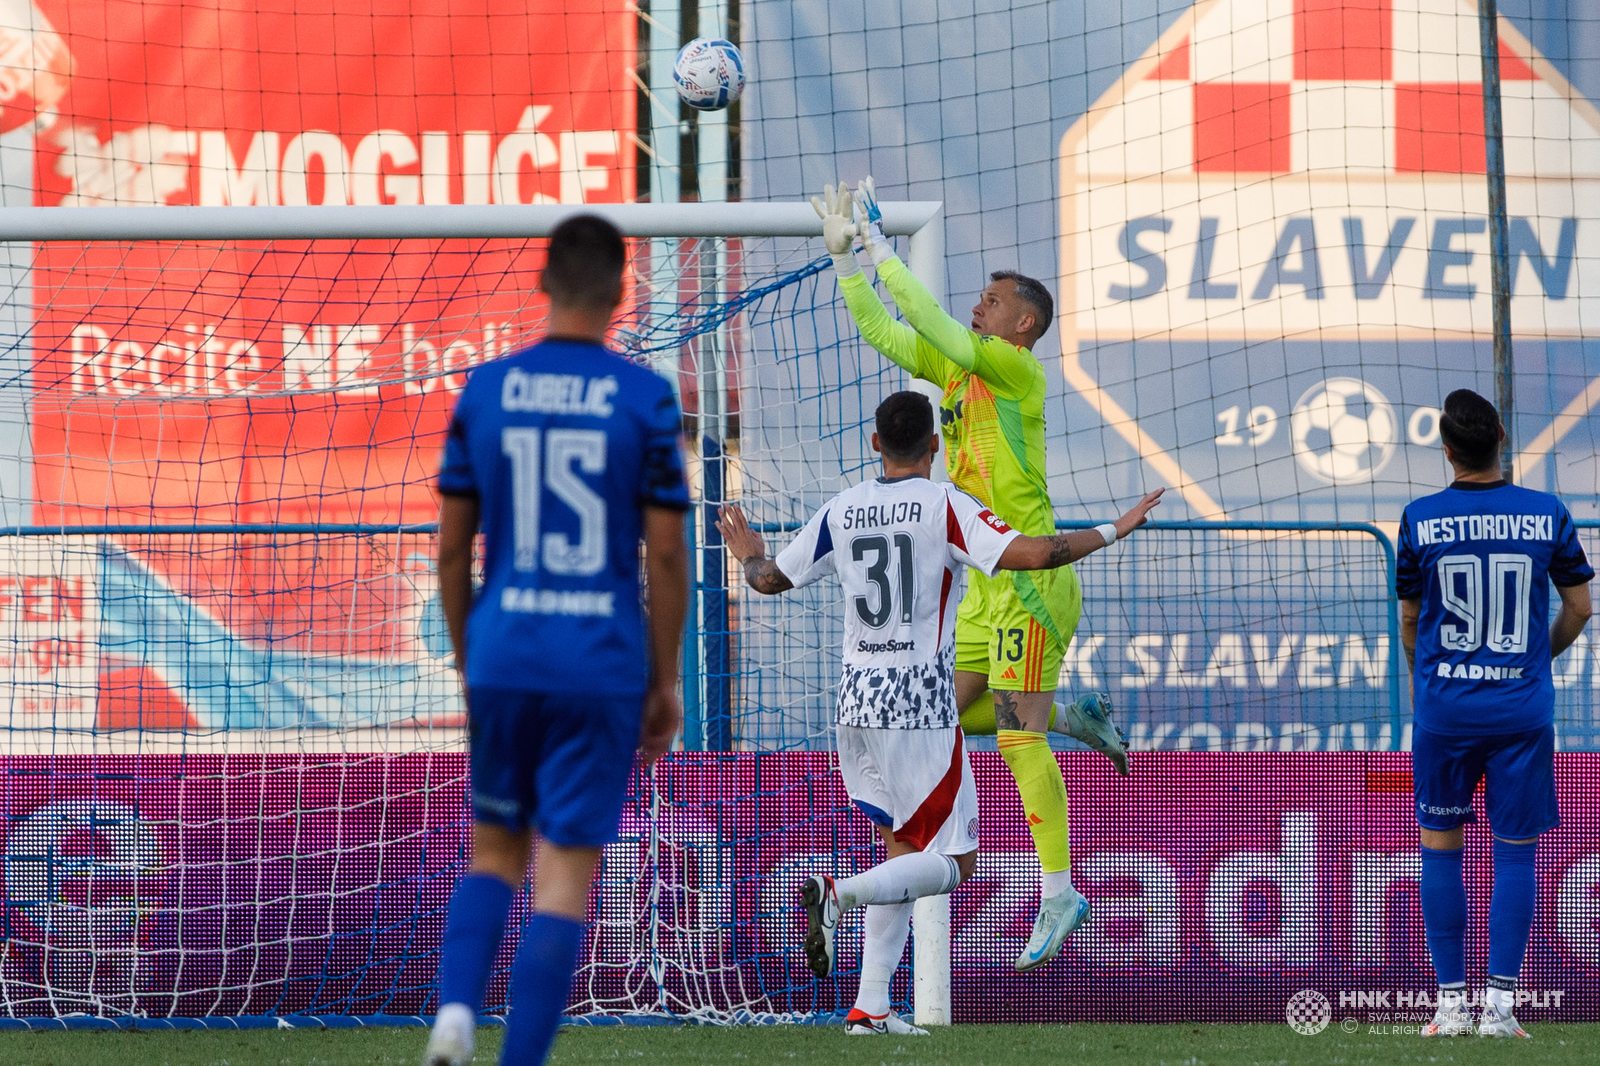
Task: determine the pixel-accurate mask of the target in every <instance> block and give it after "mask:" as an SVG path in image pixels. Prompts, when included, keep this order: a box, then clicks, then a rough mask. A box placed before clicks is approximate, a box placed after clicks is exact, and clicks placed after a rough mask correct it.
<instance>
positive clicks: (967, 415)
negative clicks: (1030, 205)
mask: <svg viewBox="0 0 1600 1066" xmlns="http://www.w3.org/2000/svg"><path fill="white" fill-rule="evenodd" d="M811 202H812V205H813V206H814V207H815V208H816V210H817V214H818V215H820V216H821V217H822V228H823V239H824V241H825V243H826V244H827V247H828V252H829V254H831V255H832V256H833V264H834V271H835V273H836V274H837V276H838V280H839V290H840V292H841V293H842V294H843V296H844V300H845V304H846V305H847V306H848V307H849V308H850V314H851V317H853V318H854V319H855V322H856V326H857V328H859V329H860V330H861V336H862V337H863V338H864V339H865V340H866V341H867V343H868V344H870V345H872V346H873V347H874V348H876V349H877V350H878V351H880V352H882V353H883V354H884V355H886V356H888V357H889V358H890V359H891V360H893V361H894V362H895V363H896V364H898V365H899V366H901V367H903V368H904V369H905V370H907V371H908V372H910V373H911V374H912V375H913V376H915V377H918V378H921V379H922V380H924V381H930V382H932V383H934V384H935V385H938V386H939V387H940V388H941V389H942V390H943V391H944V397H943V400H942V401H941V403H940V422H941V426H942V429H943V433H944V438H945V456H946V459H945V462H946V466H947V468H948V470H949V474H950V480H951V481H952V482H954V483H955V484H956V485H957V486H958V487H960V488H962V489H964V490H965V491H967V492H968V493H970V494H972V495H973V496H976V497H977V498H978V499H979V500H981V501H982V502H983V503H985V504H986V505H988V507H989V508H990V510H992V511H993V512H994V513H995V514H996V515H997V516H998V517H999V518H1000V519H1001V520H1003V521H1004V522H1006V524H1008V525H1009V526H1011V528H1013V529H1016V530H1020V531H1021V532H1022V533H1023V534H1025V535H1029V536H1049V535H1051V534H1053V533H1054V532H1055V514H1054V511H1053V509H1052V508H1051V505H1050V494H1049V491H1048V490H1047V488H1046V485H1045V445H1044V398H1045V375H1044V368H1043V367H1042V366H1040V365H1039V361H1038V360H1037V359H1035V358H1034V356H1033V352H1032V350H1031V349H1032V346H1033V345H1034V344H1036V343H1037V342H1038V340H1039V338H1040V337H1042V336H1043V335H1044V333H1045V331H1046V330H1047V329H1049V327H1050V318H1051V315H1052V313H1053V302H1052V301H1051V299H1050V294H1049V293H1048V292H1047V291H1046V290H1045V288H1044V286H1042V285H1040V284H1039V283H1038V282H1037V281H1035V280H1033V279H1032V278H1028V277H1025V276H1023V275H1020V274H1017V273H1014V272H1011V271H1001V272H997V273H995V274H992V275H991V276H990V279H991V280H990V283H989V285H988V287H987V288H985V289H984V290H983V294H982V296H981V297H980V298H979V300H978V305H977V306H976V307H974V308H973V309H972V325H971V328H970V329H969V328H968V327H966V326H963V325H961V323H959V322H957V321H956V320H955V319H953V318H951V317H950V316H949V315H948V314H946V313H945V311H944V309H943V308H941V307H940V306H939V305H938V303H937V302H936V301H935V300H934V299H933V297H932V295H931V294H929V292H928V290H927V289H925V288H924V287H923V286H922V284H921V283H920V282H919V281H918V280H917V279H916V277H915V276H913V275H912V273H911V271H910V270H909V269H907V267H906V266H905V264H904V263H902V262H901V261H900V259H899V257H898V256H896V255H895V254H894V250H893V249H892V248H891V247H890V245H889V243H888V241H887V240H885V239H884V236H883V233H882V230H881V228H880V227H879V225H878V219H879V217H880V216H879V212H878V206H877V202H876V200H875V199H874V196H873V188H872V179H871V178H867V179H865V180H864V181H862V182H861V184H860V185H858V186H857V188H856V192H855V194H854V197H853V198H852V194H851V193H850V191H849V189H848V188H846V186H845V185H844V183H843V182H842V181H841V182H840V183H839V185H838V186H831V185H830V186H828V187H827V188H826V191H825V195H824V197H822V198H817V197H813V198H812V201H811ZM858 211H859V214H860V216H861V217H860V219H859V221H858V220H857V219H856V217H855V216H856V214H857V212H858ZM857 236H859V237H860V238H861V240H862V242H863V244H864V246H865V249H866V251H867V254H868V255H869V256H870V257H871V259H872V262H873V263H874V264H875V266H876V268H877V271H878V277H879V278H880V279H881V280H882V281H883V284H884V287H885V288H887V289H888V290H889V295H890V296H892V297H893V298H894V301H895V304H896V305H897V306H898V307H899V308H900V313H901V314H902V315H903V316H905V322H906V324H902V323H899V322H896V321H895V320H894V319H893V318H891V317H890V315H889V312H888V311H887V310H886V309H885V308H884V306H883V304H882V303H881V302H880V301H879V299H878V296H877V294H876V293H875V292H874V291H873V289H872V286H871V284H870V283H868V281H867V279H866V278H865V277H864V276H863V275H862V273H861V266H860V264H859V263H858V262H857V261H856V257H855V253H854V252H853V251H852V247H853V244H854V240H855V238H856V237H857ZM1107 528H1109V529H1110V532H1109V533H1106V532H1105V530H1106V529H1107ZM1101 532H1102V535H1103V536H1105V537H1106V542H1107V543H1108V544H1109V543H1110V542H1111V541H1113V540H1115V539H1116V531H1115V527H1112V526H1109V524H1108V525H1107V526H1106V527H1101ZM967 580H968V585H967V594H966V596H965V598H964V599H962V601H961V607H960V610H959V611H958V613H957V615H956V676H955V691H956V703H957V706H958V707H960V708H961V710H962V714H961V722H962V726H963V728H964V729H965V730H966V731H967V732H969V733H988V732H994V733H995V734H996V737H997V740H998V743H999V748H1000V754H1001V757H1002V758H1004V759H1005V761H1006V765H1007V766H1008V767H1010V769H1011V774H1012V777H1013V778H1015V780H1016V783H1017V792H1018V793H1019V794H1020V796H1021V797H1022V806H1023V810H1024V811H1025V812H1026V814H1027V818H1028V828H1029V829H1030V830H1031V831H1032V833H1033V841H1034V848H1035V850H1036V851H1037V852H1038V855H1039V866H1040V870H1041V883H1040V897H1041V899H1040V904H1039V915H1038V917H1037V919H1035V921H1034V926H1033V934H1032V936H1031V937H1030V938H1029V940H1028V944H1027V946H1026V947H1025V948H1024V949H1023V952H1022V954H1021V955H1020V956H1018V958H1017V961H1016V967H1017V969H1019V970H1028V969H1032V968H1033V967H1035V966H1038V965H1040V964H1042V963H1045V962H1048V961H1049V960H1050V959H1052V958H1054V957H1055V956H1056V955H1057V954H1058V953H1059V952H1060V950H1061V945H1062V943H1063V941H1065V940H1066V938H1067V935H1068V934H1070V933H1071V932H1072V931H1073V930H1074V929H1076V928H1078V927H1079V926H1080V925H1082V924H1083V922H1084V921H1085V920H1087V918H1088V916H1089V903H1088V901H1087V900H1085V899H1084V898H1083V896H1082V895H1081V894H1080V893H1079V892H1078V891H1077V889H1076V888H1074V887H1073V885H1072V875H1071V869H1070V867H1071V862H1070V847H1069V839H1068V826H1067V794H1066V785H1065V783H1064V782H1063V781H1062V778H1061V770H1060V767H1059V765H1058V764H1057V763H1056V760H1055V756H1054V755H1053V754H1052V753H1051V751H1050V744H1049V741H1048V739H1047V738H1046V736H1045V733H1046V731H1047V730H1048V729H1051V728H1054V729H1055V730H1057V731H1059V732H1062V733H1067V734H1068V735H1070V736H1073V737H1076V738H1078V739H1079V740H1082V741H1084V742H1085V743H1087V744H1088V745H1089V746H1091V747H1093V748H1095V749H1096V750H1099V751H1101V752H1102V753H1104V754H1105V755H1106V756H1107V757H1108V758H1110V759H1111V761H1112V763H1113V764H1114V765H1115V766H1116V768H1117V771H1118V772H1119V773H1123V774H1126V773H1127V765H1128V763H1127V750H1126V747H1125V741H1124V739H1123V737H1122V735H1121V732H1120V731H1119V730H1118V729H1117V728H1116V727H1115V726H1114V725H1113V724H1112V723H1111V720H1110V705H1109V700H1108V699H1107V698H1106V697H1105V696H1104V695H1103V694H1100V693H1095V694H1092V695H1090V696H1087V697H1084V698H1083V699H1081V700H1078V701H1077V702H1076V703H1073V704H1071V705H1069V706H1067V707H1065V708H1057V707H1055V705H1054V696H1055V691H1056V684H1057V682H1058V680H1059V675H1060V670H1061V661H1062V659H1063V657H1064V655H1065V653H1066V649H1067V645H1068V644H1069V643H1070V642H1071V640H1072V634H1073V631H1074V629H1076V628H1077V624H1078V614H1079V611H1080V609H1081V608H1082V604H1083V596H1082V592H1081V591H1080V589H1079V586H1078V577H1077V574H1076V573H1075V572H1074V571H1073V569H1072V567H1070V566H1065V567H1062V568H1060V569H1058V570H1051V571H1039V572H1027V573H1023V572H1020V571H1019V572H1016V573H1011V572H1005V573H1002V574H1000V575H998V576H996V577H993V578H986V577H984V576H983V575H981V574H971V575H969V576H968V579H967ZM988 692H992V693H993V697H992V700H989V699H984V698H983V697H984V696H985V694H986V693H988ZM991 707H992V717H991Z"/></svg>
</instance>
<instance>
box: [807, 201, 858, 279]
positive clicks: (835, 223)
mask: <svg viewBox="0 0 1600 1066" xmlns="http://www.w3.org/2000/svg"><path fill="white" fill-rule="evenodd" d="M811 206H812V207H813V208H815V209H816V212H817V216H818V217H819V218H821V219H822V243H823V244H826V245H827V246H828V254H829V255H831V256H833V270H834V273H836V274H838V275H839V277H840V278H841V279H843V278H848V277H850V276H851V275H852V274H859V273H861V264H860V263H858V262H856V256H855V253H854V252H852V251H851V250H850V246H851V245H852V244H853V243H855V239H856V233H857V232H858V231H859V227H858V226H857V225H856V223H855V221H854V220H853V219H852V218H851V214H852V212H851V208H852V203H851V198H850V186H848V185H846V184H845V183H844V181H843V179H841V180H840V182H839V184H838V185H824V186H823V187H822V195H821V196H813V197H812V198H811Z"/></svg>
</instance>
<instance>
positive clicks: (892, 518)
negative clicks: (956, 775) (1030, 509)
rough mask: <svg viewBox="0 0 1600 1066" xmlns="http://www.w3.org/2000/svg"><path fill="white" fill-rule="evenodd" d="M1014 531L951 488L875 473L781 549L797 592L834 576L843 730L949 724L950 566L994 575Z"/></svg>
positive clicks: (952, 712) (952, 717)
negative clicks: (838, 592) (839, 595)
mask: <svg viewBox="0 0 1600 1066" xmlns="http://www.w3.org/2000/svg"><path fill="white" fill-rule="evenodd" d="M1019 536H1021V534H1020V533H1018V532H1017V531H1015V530H1013V529H1011V528H1010V527H1009V526H1007V525H1006V524H1005V523H1004V522H1002V521H1000V519H998V518H996V517H995V516H994V514H993V512H991V511H990V510H989V509H988V508H987V507H985V506H984V505H983V504H981V503H979V502H978V501H977V500H975V499H973V498H972V497H971V496H968V495H967V494H966V493H965V492H962V491H961V490H960V489H958V488H956V487H955V486H953V485H948V484H942V483H936V482H933V481H930V480H928V479H927V478H924V477H902V478H878V479H876V480H873V481H864V482H862V483H861V484H859V485H856V486H855V487H854V488H850V489H846V490H845V491H844V492H841V493H839V495H837V496H835V497H834V498H833V499H831V500H829V501H828V503H827V504H826V505H825V506H824V507H823V508H822V510H820V511H818V512H817V513H816V515H814V516H813V517H812V519H811V521H809V522H807V523H806V526H805V528H804V529H803V530H801V531H800V535H799V536H797V537H796V538H795V539H794V541H793V543H791V544H790V545H789V546H788V547H787V548H785V549H784V550H783V551H782V552H780V553H779V554H778V557H777V559H776V560H775V562H776V563H777V566H778V569H779V570H781V571H783V574H784V576H785V577H787V578H788V579H789V580H790V582H792V583H793V584H794V586H795V587H796V588H799V587H801V586H803V585H809V584H811V582H813V581H816V580H817V579H818V578H821V577H823V576H825V575H827V574H838V576H839V585H840V586H841V588H842V590H843V592H844V615H845V618H844V673H843V675H842V676H841V677H840V678H839V701H838V705H837V707H836V710H835V712H834V721H835V723H836V724H838V725H848V726H864V727H868V728H877V729H949V728H952V727H954V726H955V725H956V724H957V720H958V719H957V712H956V698H955V620H956V602H955V598H954V597H953V596H952V586H953V585H954V584H955V580H956V571H957V570H958V569H960V568H961V567H962V566H971V567H974V568H976V569H978V570H981V571H982V572H983V573H984V574H987V575H989V576H991V577H992V576H994V574H995V573H996V572H997V571H998V570H999V569H1000V556H1001V555H1002V554H1003V553H1004V552H1005V549H1006V545H1008V544H1010V543H1011V542H1012V540H1014V539H1015V538H1017V537H1019Z"/></svg>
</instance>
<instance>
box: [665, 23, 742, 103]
mask: <svg viewBox="0 0 1600 1066" xmlns="http://www.w3.org/2000/svg"><path fill="white" fill-rule="evenodd" d="M672 80H673V81H674V82H676V83H677V86H678V96H679V98H680V99H682V100H683V102H684V103H686V104H688V105H689V106H690V107H692V108H695V109H696V110H699V111H720V110H722V109H723V108H725V107H727V106H728V105H729V104H731V103H733V102H734V101H735V100H737V99H739V94H740V93H742V92H744V56H743V55H742V54H741V53H740V51H739V49H738V48H736V47H734V45H733V44H732V43H731V42H729V41H724V40H722V39H721V38H720V37H696V38H695V39H694V40H692V41H690V42H689V43H688V44H686V45H684V46H683V51H681V52H679V53H678V61H677V62H676V63H674V64H673V65H672Z"/></svg>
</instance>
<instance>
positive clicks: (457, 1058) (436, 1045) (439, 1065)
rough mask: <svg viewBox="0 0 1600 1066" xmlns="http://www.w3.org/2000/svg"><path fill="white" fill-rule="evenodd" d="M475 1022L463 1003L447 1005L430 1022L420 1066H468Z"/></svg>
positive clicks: (470, 1059)
mask: <svg viewBox="0 0 1600 1066" xmlns="http://www.w3.org/2000/svg"><path fill="white" fill-rule="evenodd" d="M477 1025H478V1019H477V1018H476V1017H475V1016H474V1015H473V1013H472V1008H471V1007H468V1006H467V1005H466V1004H465V1003H446V1004H445V1005H444V1006H442V1007H440V1008H439V1014H438V1016H437V1017H435V1018H434V1020H433V1031H432V1032H431V1033H429V1034H428V1050H427V1051H425V1052H423V1055H422V1066H468V1064H469V1063H471V1062H472V1050H473V1048H472V1045H473V1037H474V1036H475V1033H474V1030H475V1029H476V1028H477Z"/></svg>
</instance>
